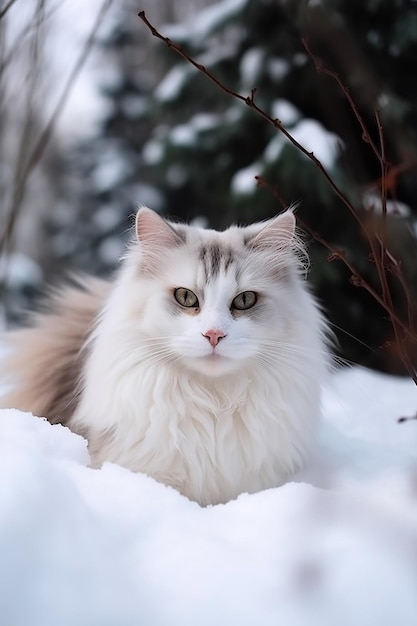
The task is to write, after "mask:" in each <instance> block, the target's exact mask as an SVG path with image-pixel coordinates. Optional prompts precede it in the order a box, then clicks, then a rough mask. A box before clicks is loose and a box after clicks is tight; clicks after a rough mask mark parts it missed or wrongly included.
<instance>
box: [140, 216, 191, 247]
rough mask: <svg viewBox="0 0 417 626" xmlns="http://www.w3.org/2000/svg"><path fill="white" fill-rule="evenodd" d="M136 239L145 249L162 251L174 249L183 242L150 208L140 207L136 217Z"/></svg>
mask: <svg viewBox="0 0 417 626" xmlns="http://www.w3.org/2000/svg"><path fill="white" fill-rule="evenodd" d="M136 237H137V240H138V242H139V243H140V244H141V245H142V247H143V248H145V249H148V250H162V249H169V248H174V247H175V246H178V245H180V244H181V243H182V242H183V240H182V239H181V236H180V235H179V234H178V233H177V232H176V231H175V230H174V229H173V228H172V226H171V225H170V224H169V223H168V222H167V221H166V220H164V218H163V217H161V216H160V215H158V213H156V212H155V211H152V210H151V209H148V207H144V206H142V207H140V209H139V210H138V212H137V215H136Z"/></svg>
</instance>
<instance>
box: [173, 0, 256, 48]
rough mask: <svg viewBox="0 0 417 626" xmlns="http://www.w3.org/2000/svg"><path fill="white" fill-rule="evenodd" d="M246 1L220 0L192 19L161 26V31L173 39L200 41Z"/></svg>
mask: <svg viewBox="0 0 417 626" xmlns="http://www.w3.org/2000/svg"><path fill="white" fill-rule="evenodd" d="M247 3H248V0H221V1H220V2H216V3H215V4H212V5H210V6H208V7H207V8H205V9H203V10H202V11H200V12H199V14H198V16H197V17H193V20H192V21H189V22H188V23H185V24H169V25H167V26H163V27H161V32H163V33H164V34H165V36H166V37H169V38H170V39H173V40H175V41H179V42H181V41H184V40H191V41H193V42H196V43H201V41H202V40H204V39H207V37H209V36H210V35H211V34H212V33H213V32H214V31H215V30H216V29H217V28H218V27H219V26H221V25H223V24H224V23H225V22H226V21H227V20H229V19H232V18H233V17H234V16H235V15H237V14H238V13H240V11H242V9H243V7H244V6H246V4H247Z"/></svg>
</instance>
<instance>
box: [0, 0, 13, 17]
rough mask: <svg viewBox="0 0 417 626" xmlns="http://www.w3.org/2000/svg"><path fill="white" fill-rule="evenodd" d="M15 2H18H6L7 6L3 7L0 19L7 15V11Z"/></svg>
mask: <svg viewBox="0 0 417 626" xmlns="http://www.w3.org/2000/svg"><path fill="white" fill-rule="evenodd" d="M15 2H16V0H9V2H8V3H7V4H6V6H5V7H3V9H1V11H0V20H1V19H3V17H4V16H5V15H6V13H7V11H8V10H9V9H10V8H11V7H12V6H13V5H14V3H15Z"/></svg>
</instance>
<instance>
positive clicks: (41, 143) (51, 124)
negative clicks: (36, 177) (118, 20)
mask: <svg viewBox="0 0 417 626" xmlns="http://www.w3.org/2000/svg"><path fill="white" fill-rule="evenodd" d="M112 3H113V0H104V1H103V3H102V5H101V7H100V10H99V11H98V14H97V17H96V20H95V22H94V24H93V27H92V29H91V31H90V34H89V36H88V38H87V39H86V41H85V44H84V46H83V49H82V51H81V53H80V55H79V57H78V59H77V60H76V62H75V63H74V66H73V69H72V71H71V72H70V74H69V76H68V79H67V81H66V83H65V85H64V88H63V90H62V93H61V96H60V97H59V99H58V102H57V104H56V105H55V108H54V110H53V111H52V114H51V116H50V118H49V120H48V122H47V123H46V124H45V126H44V128H43V130H42V132H41V133H40V135H39V137H38V139H37V141H36V143H35V145H34V147H33V149H32V151H31V152H30V154H29V157H28V159H27V161H26V163H25V165H24V167H23V169H22V173H21V176H20V177H19V180H18V181H17V183H16V185H17V186H18V187H19V188H20V189H22V190H23V189H24V186H25V184H26V181H27V179H28V177H29V175H30V174H31V172H32V170H33V168H34V167H35V165H36V164H37V163H38V161H39V160H40V158H41V157H42V154H43V153H44V151H45V149H46V147H47V145H48V143H49V141H50V139H51V136H52V132H53V130H54V128H55V125H56V122H57V120H58V118H59V116H60V114H61V113H62V111H63V108H64V106H65V103H66V101H67V99H68V96H69V94H70V93H71V90H72V88H73V86H74V83H75V81H76V79H77V77H78V74H79V73H80V71H81V69H82V67H83V66H84V64H85V62H86V60H87V58H88V55H89V54H90V52H91V50H92V48H93V46H94V44H95V37H96V34H97V31H98V29H99V27H100V26H101V23H102V21H103V19H104V16H105V14H106V13H107V11H108V9H109V8H110V6H111V4H112ZM21 206H22V204H21V203H20V205H19V207H16V208H15V210H10V211H9V212H8V216H7V220H6V224H5V227H4V230H3V233H2V235H1V237H0V250H4V249H5V247H6V245H7V242H8V241H9V239H10V238H11V235H12V233H13V230H14V228H15V225H16V222H17V219H18V216H19V214H20V210H21Z"/></svg>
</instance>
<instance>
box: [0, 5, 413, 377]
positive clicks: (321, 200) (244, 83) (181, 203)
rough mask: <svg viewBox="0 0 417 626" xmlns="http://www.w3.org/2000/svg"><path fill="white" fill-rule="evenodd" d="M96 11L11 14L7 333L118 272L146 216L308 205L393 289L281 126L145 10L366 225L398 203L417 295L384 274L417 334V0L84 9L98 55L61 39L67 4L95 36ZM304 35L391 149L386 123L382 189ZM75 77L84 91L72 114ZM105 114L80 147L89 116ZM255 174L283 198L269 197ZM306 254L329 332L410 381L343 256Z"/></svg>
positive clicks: (356, 356) (0, 10)
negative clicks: (77, 281) (64, 296)
mask: <svg viewBox="0 0 417 626" xmlns="http://www.w3.org/2000/svg"><path fill="white" fill-rule="evenodd" d="M86 4H87V3H83V2H78V1H77V0H66V2H65V1H63V0H59V1H57V0H55V1H53V0H8V1H6V0H3V1H1V0H0V189H1V191H0V214H1V225H0V242H1V253H2V257H1V264H0V289H1V307H2V310H1V316H2V319H3V320H4V324H7V325H13V324H18V323H20V322H21V320H22V319H23V316H24V311H25V309H26V308H33V306H34V305H33V300H34V297H35V296H36V295H37V294H38V292H40V291H42V290H43V288H44V286H45V283H51V282H52V283H55V284H56V283H59V282H60V281H61V280H62V279H63V276H64V273H65V272H66V271H68V270H69V269H71V270H83V271H88V272H93V273H95V274H99V275H107V274H109V273H110V272H111V271H112V270H113V269H114V267H115V265H116V261H117V259H118V257H119V256H120V254H121V252H122V250H123V246H124V242H125V241H126V239H127V237H128V230H129V227H130V225H131V224H132V215H133V213H134V212H135V209H136V207H137V206H138V205H139V204H147V205H149V206H150V207H152V208H154V209H156V210H157V211H159V212H161V213H162V214H164V215H168V216H171V217H176V218H179V219H182V220H187V221H189V220H191V221H192V220H196V221H198V223H203V224H206V225H209V226H212V227H216V228H224V227H226V226H227V225H229V224H230V223H231V222H237V223H249V222H252V221H255V220H261V219H264V218H267V217H270V216H273V215H275V214H276V213H277V212H279V211H281V210H282V203H287V204H289V203H291V202H297V201H300V206H299V208H298V215H299V216H300V218H301V219H302V220H303V221H304V222H305V223H306V224H307V225H309V226H310V228H311V229H312V230H314V231H316V232H318V233H319V234H320V236H321V237H322V238H324V239H325V240H326V241H327V242H328V243H329V244H330V245H331V246H332V247H333V248H336V249H338V250H343V251H345V253H346V254H347V255H348V256H349V259H351V260H352V262H353V263H354V265H355V266H356V267H357V268H358V270H359V272H360V274H361V276H363V277H364V278H365V279H366V280H367V281H368V282H369V283H370V284H371V285H372V286H374V288H375V289H376V290H377V291H378V292H379V291H380V287H379V284H378V278H377V273H376V270H375V264H374V263H373V262H372V259H370V256H369V255H370V248H369V243H368V240H367V237H366V235H365V233H364V231H363V228H361V227H360V226H359V225H358V223H357V222H356V221H355V219H354V218H353V217H352V215H351V214H350V213H349V211H348V210H347V209H346V207H345V206H344V204H343V202H341V200H340V198H339V197H338V196H337V195H336V194H335V193H334V192H333V191H332V189H331V187H330V186H329V184H328V182H327V181H326V180H325V178H324V177H323V175H322V173H321V172H320V170H319V168H317V167H316V166H315V165H314V163H313V162H312V161H311V160H309V159H308V158H306V156H305V155H303V154H302V153H301V152H300V151H299V150H297V149H296V148H295V147H294V146H293V145H291V143H290V142H288V140H287V139H286V138H285V137H284V136H283V135H282V134H281V133H280V132H278V131H277V130H276V129H274V128H273V126H272V125H271V124H268V123H267V122H266V121H265V120H263V119H262V118H261V117H260V116H258V115H256V114H255V112H254V111H253V110H251V109H250V108H249V107H247V106H245V105H244V104H243V103H242V102H239V101H238V100H236V99H233V98H231V97H230V96H228V95H227V94H226V93H224V92H223V91H222V90H221V89H219V88H218V87H216V86H215V85H214V84H213V83H212V82H210V81H209V80H208V79H207V77H206V76H204V75H203V74H201V73H200V72H198V71H197V70H196V69H195V68H194V67H192V66H191V65H190V64H189V63H187V62H186V61H185V60H183V59H181V58H180V57H179V56H178V55H176V54H175V52H173V51H172V50H171V49H169V48H168V47H167V46H165V45H164V43H162V42H161V41H159V40H157V39H155V38H154V37H152V35H151V33H150V32H149V30H148V29H147V28H146V26H145V25H144V24H143V22H142V21H141V20H140V19H139V18H138V17H137V13H138V12H139V11H140V10H145V11H146V16H147V17H148V19H149V20H150V21H151V22H152V23H153V24H154V25H155V26H157V27H158V29H159V30H160V31H161V32H162V33H163V34H164V35H167V36H169V37H170V38H171V39H172V40H173V41H175V42H177V43H179V44H180V45H181V46H182V47H183V48H184V49H185V50H186V51H187V52H188V53H189V54H190V55H191V56H193V57H194V58H196V59H198V61H199V62H200V63H202V64H204V65H205V66H206V67H207V69H208V70H209V71H210V72H212V73H213V74H214V75H215V76H217V77H218V79H219V80H220V81H222V82H223V83H224V84H225V85H227V86H228V87H229V88H231V89H233V90H236V91H238V92H239V93H241V94H243V95H250V93H251V90H252V89H253V88H255V87H256V102H257V104H258V105H259V106H261V107H262V108H263V109H264V110H265V111H267V112H268V113H269V115H271V116H272V117H273V118H278V119H279V120H280V121H281V122H282V124H283V125H284V127H285V128H286V129H287V130H288V131H289V132H290V133H291V134H292V136H293V137H294V138H296V139H297V141H299V142H300V143H301V144H302V145H303V146H304V147H305V148H306V149H307V150H308V151H313V152H314V155H315V156H316V157H317V158H318V159H320V161H321V163H322V164H323V166H324V167H325V168H326V170H327V171H328V172H329V174H330V175H331V177H332V179H333V180H334V181H335V182H336V184H337V185H338V186H339V187H340V189H341V190H342V191H343V193H344V194H345V195H346V197H347V198H348V199H349V200H350V202H351V203H352V204H353V206H354V207H355V209H356V211H357V212H358V214H359V215H360V217H361V220H362V222H363V223H367V224H372V223H373V222H374V221H378V220H379V219H380V216H381V214H382V207H383V206H384V205H385V202H384V201H383V200H381V197H384V194H385V193H386V200H387V202H386V209H387V217H386V226H385V231H386V237H387V239H386V244H387V245H388V247H389V249H390V251H391V253H392V254H393V255H394V256H395V257H396V258H397V259H398V261H399V262H400V264H401V268H402V272H403V275H404V281H405V282H406V284H407V287H406V289H405V290H404V288H403V286H401V284H400V283H399V281H398V280H395V277H389V281H390V289H391V294H392V300H393V305H394V307H395V310H396V312H397V315H398V316H399V317H401V319H403V320H407V323H408V324H410V325H412V319H413V317H414V304H413V303H414V300H415V296H416V287H417V281H416V278H417V245H416V236H417V226H416V220H417V202H416V200H417V141H416V140H417V83H416V81H415V71H416V69H415V68H416V59H417V2H416V1H415V0H361V1H360V2H359V1H355V0H353V1H352V0H321V1H320V0H314V1H310V2H308V1H303V0H256V1H251V0H222V1H221V2H216V1H213V0H211V1H208V0H194V1H193V0H172V1H171V2H155V1H152V0H141V1H140V2H139V0H138V1H135V2H132V0H117V1H116V0H114V1H113V2H111V0H107V1H106V0H105V1H104V2H102V3H100V2H98V1H97V2H94V3H92V4H91V6H90V3H88V4H89V13H91V7H92V6H93V4H94V8H95V14H94V16H97V17H94V16H93V17H94V19H93V20H92V22H91V27H89V29H88V31H87V32H86V33H85V36H84V39H83V40H82V38H79V39H78V40H77V39H76V38H74V40H71V39H70V38H68V37H67V38H66V37H65V36H64V35H65V34H66V30H68V29H70V27H71V21H69V22H68V20H67V21H65V20H61V24H60V26H59V22H57V19H59V15H60V12H61V11H63V9H64V8H65V5H71V6H72V8H73V9H74V11H73V14H72V18H71V19H73V20H74V21H75V22H77V23H81V22H82V21H83V18H84V13H85V12H86ZM58 26H59V27H58ZM302 38H305V39H307V40H308V43H309V47H310V49H311V50H312V51H313V53H314V54H315V55H316V56H317V57H319V58H320V59H321V61H322V63H323V65H324V66H325V67H326V68H327V69H329V70H331V71H332V72H335V73H337V75H338V76H339V77H340V79H341V82H342V83H343V85H345V86H346V87H347V88H348V89H349V94H350V95H351V96H352V98H353V99H354V101H355V103H356V107H357V113H359V114H360V115H361V117H362V118H363V120H364V123H365V125H366V128H367V130H368V133H369V137H370V138H371V139H372V140H373V141H374V142H375V143H376V144H377V145H379V141H380V135H379V131H378V125H377V123H376V118H375V111H379V112H380V116H381V119H382V123H383V132H384V141H385V152H386V160H387V167H386V170H387V171H386V175H385V176H382V172H381V163H380V162H379V161H378V159H377V158H376V157H375V154H374V152H373V151H372V149H371V148H370V144H369V137H368V140H367V137H366V136H365V137H364V136H363V132H362V130H361V128H360V126H359V124H358V121H357V119H356V116H355V114H354V110H353V109H352V107H351V106H350V105H349V103H348V101H347V99H346V97H345V94H344V93H343V90H342V89H340V87H339V85H338V84H337V81H336V80H335V79H334V77H331V76H328V75H326V74H325V73H323V72H318V71H317V68H316V67H315V65H314V63H313V62H312V59H311V57H310V56H309V55H308V53H307V52H306V49H305V47H304V46H303V43H302ZM75 48H77V49H76V55H75V60H72V61H70V60H69V52H74V49H75ZM70 49H71V50H70ZM87 57H88V61H87V63H85V62H86V59H87ZM52 66H53V67H54V68H55V69H54V70H53V71H52V70H51V67H52ZM83 73H84V74H83ZM78 74H79V75H80V77H81V75H83V76H84V83H83V84H84V85H87V82H88V89H87V88H86V90H85V91H83V90H79V94H78V96H77V98H74V94H71V92H72V90H74V92H76V84H77V80H79V76H78ZM57 78H58V79H59V80H60V81H61V82H60V83H59V84H60V86H59V87H56V79H57ZM58 82H59V81H58ZM70 96H71V97H72V102H73V108H72V109H71V106H70V103H68V110H67V111H66V110H65V109H64V106H63V105H64V103H65V102H66V100H67V99H68V98H70ZM94 98H95V99H96V108H94V106H93V107H92V106H91V101H92V100H94ZM70 100H71V98H70ZM74 102H75V105H74ZM97 102H99V104H97ZM90 110H91V111H93V112H92V113H91V114H90V117H89V118H88V119H89V120H90V122H89V123H88V129H87V131H86V132H84V131H83V129H84V126H83V124H84V125H85V120H84V117H83V112H86V111H90ZM71 111H73V114H72V117H71V115H70V113H71ZM94 111H96V113H94ZM64 113H65V115H64ZM65 116H66V117H65ZM62 118H64V119H65V124H64V125H63V124H62ZM60 124H61V126H60ZM256 175H258V176H261V177H262V178H264V179H265V180H266V181H268V182H269V183H270V184H271V185H272V187H273V188H274V189H275V193H271V190H268V189H266V188H265V187H262V186H261V187H260V186H259V185H257V182H256V179H255V176H256ZM382 183H383V185H384V189H385V192H384V193H383V194H382V196H381V184H382ZM306 238H307V240H308V243H309V249H310V254H311V271H310V278H311V281H312V282H313V285H314V289H315V292H316V293H317V295H318V297H319V299H320V300H321V302H322V303H323V306H324V309H325V311H326V313H327V315H328V317H329V318H330V320H331V322H332V323H333V324H334V327H335V330H336V334H337V336H338V340H339V344H340V345H339V353H340V354H341V355H342V356H343V357H344V358H345V359H347V360H348V361H352V362H355V363H360V364H363V365H365V366H368V367H373V368H377V369H381V370H384V371H387V372H391V373H404V372H405V369H404V366H403V364H402V363H401V360H400V358H399V357H398V353H397V350H396V349H395V347H393V345H394V344H393V340H394V333H393V329H392V326H391V323H390V321H389V318H388V315H387V314H386V312H385V311H384V309H383V308H382V307H381V306H380V305H379V304H378V303H377V301H376V300H375V298H373V297H372V296H371V295H369V293H367V291H366V290H364V289H363V288H361V287H358V286H356V285H354V284H352V280H351V274H352V273H351V271H349V270H348V269H347V267H346V266H345V265H344V264H343V263H342V262H341V261H340V260H333V261H332V260H329V250H328V249H326V247H325V246H323V245H322V244H320V243H319V242H317V241H314V239H313V238H312V237H311V236H307V237H306ZM405 292H406V295H405ZM277 314H279V312H277ZM408 352H409V355H410V359H411V360H412V361H414V363H415V362H416V360H417V359H416V357H417V351H416V350H415V342H414V343H413V342H412V341H411V342H409V345H408Z"/></svg>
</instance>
